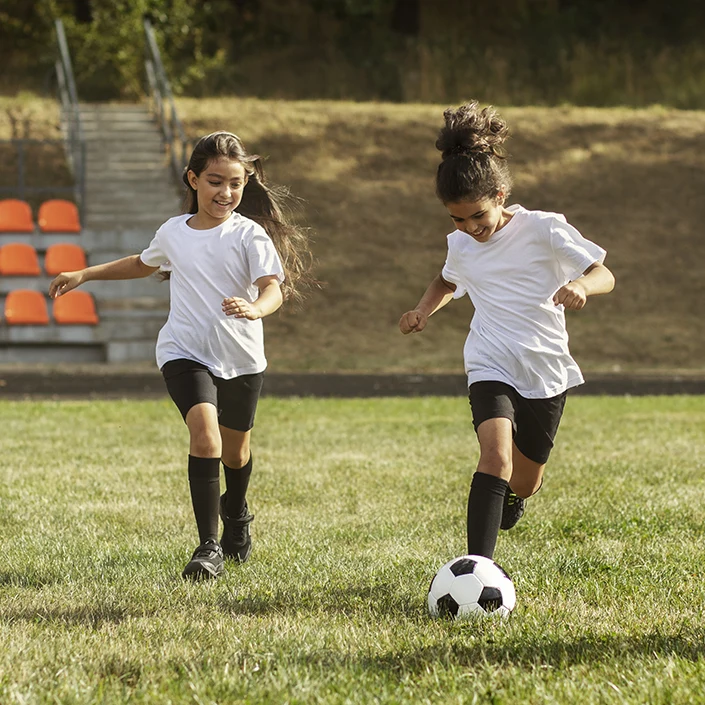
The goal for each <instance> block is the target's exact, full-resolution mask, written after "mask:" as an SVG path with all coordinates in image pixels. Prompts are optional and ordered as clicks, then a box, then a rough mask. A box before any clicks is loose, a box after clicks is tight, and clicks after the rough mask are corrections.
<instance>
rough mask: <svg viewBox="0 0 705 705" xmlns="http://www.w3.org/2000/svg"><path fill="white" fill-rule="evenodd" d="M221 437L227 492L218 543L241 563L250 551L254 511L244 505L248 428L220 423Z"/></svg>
mask: <svg viewBox="0 0 705 705" xmlns="http://www.w3.org/2000/svg"><path fill="white" fill-rule="evenodd" d="M220 433H221V436H222V438H223V466H224V468H225V484H226V486H227V491H226V493H225V494H224V495H223V496H222V497H221V499H220V517H221V519H222V520H223V537H222V538H221V540H220V544H221V546H222V547H223V553H224V555H225V557H226V558H232V559H234V560H236V561H239V562H240V563H243V562H244V561H246V560H247V559H248V558H249V557H250V553H251V552H252V537H251V535H250V524H251V523H252V520H253V519H254V515H252V514H250V511H249V508H248V506H247V499H246V496H247V486H248V484H249V482H250V475H251V474H252V455H251V454H250V431H237V430H235V429H232V428H227V427H225V426H221V427H220Z"/></svg>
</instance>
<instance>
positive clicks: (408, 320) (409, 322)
mask: <svg viewBox="0 0 705 705" xmlns="http://www.w3.org/2000/svg"><path fill="white" fill-rule="evenodd" d="M427 322H428V316H425V315H424V314H423V313H420V312H419V311H407V312H406V313H405V314H404V315H403V316H402V317H401V318H400V319H399V330H400V331H401V332H402V333H403V334H404V335H408V334H409V333H420V332H421V331H422V330H423V329H424V328H425V327H426V323H427Z"/></svg>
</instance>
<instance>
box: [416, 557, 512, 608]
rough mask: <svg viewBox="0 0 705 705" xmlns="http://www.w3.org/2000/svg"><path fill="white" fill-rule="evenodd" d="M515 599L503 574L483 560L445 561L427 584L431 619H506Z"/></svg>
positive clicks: (507, 579) (501, 569)
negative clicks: (494, 617) (490, 617)
mask: <svg viewBox="0 0 705 705" xmlns="http://www.w3.org/2000/svg"><path fill="white" fill-rule="evenodd" d="M516 601H517V597H516V592H515V590H514V583H513V582H512V579H511V578H510V577H509V575H507V573H506V572H505V570H504V569H503V568H502V567H501V566H499V565H498V564H497V563H495V562H494V561H493V560H492V559H490V558H486V557H485V556H460V557H459V558H454V559H453V560H452V561H448V563H446V564H445V565H444V566H443V567H442V568H441V569H440V570H439V571H438V572H437V573H436V576H435V577H434V578H433V580H432V581H431V587H430V588H429V591H428V611H429V612H430V613H431V616H432V617H447V618H450V619H458V620H464V619H470V618H475V617H487V616H496V617H508V616H509V614H510V612H511V611H512V610H513V609H514V605H515V604H516Z"/></svg>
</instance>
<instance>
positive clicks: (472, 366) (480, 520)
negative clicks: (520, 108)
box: [399, 101, 614, 558]
mask: <svg viewBox="0 0 705 705" xmlns="http://www.w3.org/2000/svg"><path fill="white" fill-rule="evenodd" d="M444 117H445V126H444V127H443V128H442V129H441V131H440V133H439V136H438V140H437V141H436V147H437V149H438V150H439V151H440V152H441V156H442V161H441V163H440V164H439V166H438V171H437V173H436V194H437V195H438V198H439V199H440V200H441V202H442V203H443V205H444V206H445V207H446V209H447V211H448V213H449V215H450V217H451V220H452V221H453V223H454V225H455V230H454V231H453V232H452V233H450V234H449V235H448V238H447V240H448V253H447V258H446V262H445V266H444V267H443V270H442V271H441V273H440V274H439V275H438V276H437V277H435V279H433V281H432V282H431V284H430V285H429V287H428V288H427V289H426V292H425V293H424V295H423V296H422V297H421V300H420V301H419V303H418V304H417V305H416V307H415V308H414V309H413V310H412V311H407V312H406V313H405V314H404V315H403V316H402V317H401V320H400V321H399V327H400V329H401V332H402V333H404V334H405V335H406V334H409V333H420V332H421V331H422V330H424V328H425V327H426V324H427V322H428V318H429V316H431V315H432V314H433V313H435V312H436V311H438V309H440V308H442V307H443V306H445V305H446V304H447V303H448V302H449V301H450V300H451V299H453V298H456V299H457V298H460V297H462V296H464V295H465V294H468V296H469V297H470V299H471V301H472V303H473V306H474V308H475V314H474V316H473V318H472V323H471V327H470V333H469V335H468V337H467V340H466V342H465V347H464V358H465V371H466V372H467V375H468V394H469V399H470V406H471V409H472V415H473V426H474V428H475V432H476V433H477V438H478V442H479V444H480V460H479V462H478V466H477V471H476V472H475V474H474V476H473V478H472V482H471V485H470V494H469V497H468V507H467V539H468V554H477V555H482V556H487V557H488V558H492V557H493V554H494V549H495V545H496V542H497V536H498V533H499V530H500V528H502V529H509V528H511V527H513V526H514V525H515V524H516V522H517V521H518V520H519V519H520V518H521V516H522V515H523V513H524V500H525V499H526V498H527V497H530V496H531V495H533V494H534V493H536V492H537V491H538V490H539V489H540V487H541V484H542V482H543V473H544V469H545V467H546V462H547V461H548V457H549V454H550V452H551V449H552V448H553V441H554V438H555V436H556V432H557V431H558V425H559V423H560V420H561V416H562V414H563V408H564V405H565V400H566V394H567V390H568V389H570V388H571V387H575V386H577V385H579V384H581V383H582V382H583V377H582V374H581V372H580V368H579V367H578V365H577V364H576V362H575V360H573V358H572V357H571V355H570V352H569V350H568V334H567V332H566V325H565V313H564V312H565V309H573V310H579V309H581V308H583V306H585V303H586V301H587V299H588V297H589V296H594V295H596V294H606V293H609V292H610V291H612V289H613V287H614V277H613V275H612V273H611V272H610V271H609V269H607V267H605V266H604V264H603V261H604V258H605V254H606V252H605V250H603V249H602V248H601V247H599V246H598V245H596V244H595V243H593V242H591V241H590V240H587V239H585V238H584V237H583V236H582V235H581V234H580V233H579V232H578V231H577V230H576V229H575V228H574V227H573V226H571V225H569V224H568V223H567V222H566V219H565V217H564V216H563V215H561V214H559V213H547V212H543V211H531V210H527V209H526V208H523V207H522V206H520V205H517V204H514V205H511V206H507V205H506V202H507V198H508V196H509V194H510V193H511V186H512V179H511V174H510V172H509V168H508V165H507V160H506V157H505V154H504V151H503V144H504V141H505V140H506V138H507V136H508V129H507V124H506V122H505V121H504V120H503V119H502V118H501V117H500V116H499V115H498V114H497V112H496V111H495V110H494V109H493V108H492V107H486V108H482V109H481V108H480V107H479V105H478V103H477V102H476V101H472V102H470V103H466V104H464V105H461V106H460V107H459V108H457V109H452V108H449V109H448V110H446V111H445V113H444Z"/></svg>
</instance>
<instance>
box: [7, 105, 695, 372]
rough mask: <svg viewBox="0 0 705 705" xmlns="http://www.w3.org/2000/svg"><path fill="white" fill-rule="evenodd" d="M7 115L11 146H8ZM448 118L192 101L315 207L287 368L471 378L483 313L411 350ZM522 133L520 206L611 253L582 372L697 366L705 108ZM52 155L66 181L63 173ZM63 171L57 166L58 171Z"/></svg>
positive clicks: (417, 112) (519, 127)
mask: <svg viewBox="0 0 705 705" xmlns="http://www.w3.org/2000/svg"><path fill="white" fill-rule="evenodd" d="M46 103H47V102H46V101H44V102H42V101H37V100H34V101H32V100H29V98H27V97H25V98H24V102H22V106H21V107H22V110H23V111H24V113H26V114H29V115H30V118H31V121H30V122H31V131H32V136H40V135H42V134H46V136H48V137H55V136H56V114H55V109H54V112H52V109H51V108H48V107H47V105H46ZM7 107H9V103H8V102H7V101H5V102H2V103H0V108H2V110H1V111H0V137H5V136H9V134H8V133H9V122H8V120H7V118H6V115H5V112H6V109H7ZM443 107H444V106H440V105H392V104H380V103H345V102H331V101H298V102H291V101H276V100H257V99H236V98H228V99H198V100H196V99H181V100H179V101H178V108H179V111H180V113H181V116H182V118H183V120H184V122H185V124H186V127H187V130H188V133H189V135H190V136H191V137H193V138H196V137H198V136H200V135H202V134H204V133H207V132H210V131H212V130H215V129H229V130H232V131H234V132H237V133H238V134H240V135H241V136H242V138H243V139H244V140H245V142H246V144H247V146H248V147H249V148H250V149H251V150H252V151H256V152H258V153H260V154H262V155H264V156H266V157H267V158H268V159H267V172H268V174H269V177H270V178H271V180H273V181H275V182H278V183H282V184H286V185H288V186H290V187H291V190H292V192H293V193H294V194H295V195H297V196H299V197H301V198H302V199H303V201H304V203H303V208H302V211H301V215H300V217H301V218H302V219H303V220H304V221H305V222H306V223H307V224H309V225H310V226H311V227H312V229H313V232H314V240H315V243H314V248H315V254H316V256H317V259H318V270H317V274H318V276H319V278H320V279H322V280H324V281H325V282H327V285H326V287H325V289H324V290H323V291H322V292H320V293H316V294H314V295H313V296H312V297H311V298H310V300H309V302H308V304H307V306H306V308H305V309H304V310H303V311H302V312H299V313H291V312H289V313H285V314H283V315H282V316H273V317H272V318H271V319H270V320H268V322H267V342H268V356H269V359H270V363H271V369H272V370H273V371H279V372H282V371H306V370H315V371H336V370H348V371H377V372H379V371H399V372H431V371H448V372H460V371H461V369H462V352H461V351H462V344H463V340H464V338H465V334H466V332H467V326H468V322H469V320H470V317H471V315H472V309H471V306H470V304H469V301H468V300H467V299H466V300H463V301H458V302H453V303H452V304H451V305H449V306H448V307H447V308H446V309H444V310H443V311H441V312H439V313H438V314H437V315H436V316H435V317H434V319H433V320H432V321H431V325H430V327H429V328H428V329H427V331H426V332H425V333H424V334H422V335H419V336H413V337H403V336H402V335H401V334H400V333H399V332H398V330H397V327H396V325H397V321H398V319H399V316H400V315H401V313H403V312H404V311H405V310H407V309H409V308H411V307H412V306H413V305H414V304H415V302H416V301H417V299H418V297H419V296H420V294H421V293H422V292H423V290H424V288H425V286H426V284H427V282H428V281H429V280H430V279H431V278H432V277H433V276H434V275H435V274H436V273H437V272H438V271H439V270H440V268H441V267H442V265H443V261H444V256H445V235H446V233H447V232H448V231H449V230H450V222H449V219H448V218H447V216H446V215H445V212H444V209H443V207H442V206H441V205H440V204H439V203H438V202H437V201H436V198H435V196H434V194H433V176H434V172H435V168H436V165H437V163H438V153H437V152H436V150H435V148H434V146H433V144H434V141H435V136H436V132H437V129H438V127H439V126H440V121H441V116H442V110H443ZM502 112H503V113H504V115H505V116H506V117H507V118H508V119H509V121H510V125H511V127H512V135H513V137H512V139H511V141H510V143H509V151H510V153H511V156H512V163H513V168H514V174H515V180H516V184H515V188H514V194H513V197H512V200H514V201H516V202H519V203H521V204H523V205H524V206H526V207H527V208H538V209H544V210H553V211H558V212H562V213H565V215H566V216H567V218H568V220H569V221H570V222H571V223H573V224H574V225H575V226H577V227H578V228H579V229H580V230H581V231H582V232H583V233H584V234H585V235H586V236H587V237H589V238H591V239H593V240H595V241H597V242H599V243H600V244H602V245H603V246H604V247H606V249H607V250H608V257H607V264H608V265H609V266H610V267H611V268H612V269H613V271H614V272H615V274H616V277H617V288H616V289H615V291H614V292H613V293H612V294H611V295H610V296H607V297H604V298H602V299H600V298H596V299H594V300H592V301H590V303H589V304H588V306H587V307H586V308H585V309H584V310H583V311H581V312H579V313H571V314H569V330H570V333H571V339H572V349H573V352H574V354H575V356H576V358H577V359H578V361H579V362H580V363H581V365H582V366H583V368H584V369H586V370H614V369H622V370H637V369H674V368H682V369H686V368H687V369H700V370H702V369H703V368H704V367H705V361H704V358H703V353H702V351H703V350H704V349H705V332H704V330H703V326H702V324H701V320H702V314H701V311H700V307H701V305H702V302H703V300H705V296H704V294H705V283H703V278H702V276H701V271H700V270H701V269H702V267H701V266H700V265H699V263H701V262H702V261H703V256H704V255H705V240H704V239H703V237H702V222H703V221H704V220H705V200H704V199H703V198H702V194H701V191H702V184H705V163H703V161H702V154H703V152H704V151H705V134H704V133H703V129H702V128H703V123H704V121H705V113H704V112H696V111H688V112H686V111H676V110H667V109H662V108H651V109H647V110H631V109H620V108H610V109H591V108H502ZM52 163H53V162H52V161H51V159H49V162H48V164H49V166H47V167H46V168H47V169H49V170H50V171H52V169H53V172H52V173H55V176H56V182H57V183H61V182H63V181H65V179H66V175H65V174H63V173H62V172H61V170H60V169H59V168H58V167H56V165H54V167H52V166H51V164H52ZM55 167H56V168H55Z"/></svg>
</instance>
